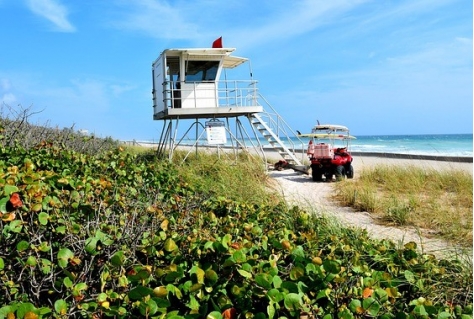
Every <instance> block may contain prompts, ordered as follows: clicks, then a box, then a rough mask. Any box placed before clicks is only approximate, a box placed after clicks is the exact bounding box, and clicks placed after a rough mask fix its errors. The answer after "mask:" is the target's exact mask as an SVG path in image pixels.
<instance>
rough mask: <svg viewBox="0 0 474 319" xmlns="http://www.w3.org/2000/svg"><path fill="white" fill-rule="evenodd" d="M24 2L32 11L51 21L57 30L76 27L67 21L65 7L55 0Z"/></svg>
mask: <svg viewBox="0 0 474 319" xmlns="http://www.w3.org/2000/svg"><path fill="white" fill-rule="evenodd" d="M26 4H27V6H28V8H29V9H30V10H31V11H33V13H35V14H37V15H39V16H41V17H43V18H46V19H47V20H49V21H50V22H52V23H53V24H54V25H55V26H56V27H57V28H58V29H59V31H62V32H74V31H75V30H76V28H75V27H74V26H73V25H72V24H71V23H70V22H69V20H68V18H67V16H68V13H69V12H68V10H67V8H66V7H65V6H64V5H62V4H61V3H59V2H58V1H57V0H27V1H26Z"/></svg>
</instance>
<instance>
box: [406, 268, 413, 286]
mask: <svg viewBox="0 0 474 319" xmlns="http://www.w3.org/2000/svg"><path fill="white" fill-rule="evenodd" d="M405 279H406V280H407V281H408V282H410V283H414V282H415V275H414V274H413V273H412V272H411V271H409V270H405Z"/></svg>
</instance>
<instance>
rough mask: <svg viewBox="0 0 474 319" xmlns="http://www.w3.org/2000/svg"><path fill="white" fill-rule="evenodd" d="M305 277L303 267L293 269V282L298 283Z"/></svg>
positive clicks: (291, 275) (291, 272) (291, 276)
mask: <svg viewBox="0 0 474 319" xmlns="http://www.w3.org/2000/svg"><path fill="white" fill-rule="evenodd" d="M303 276H304V269H303V268H301V267H298V266H296V267H293V268H292V269H291V271H290V278H291V280H294V281H297V280H299V279H300V278H301V277H303Z"/></svg>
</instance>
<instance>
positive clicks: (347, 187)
mask: <svg viewBox="0 0 474 319" xmlns="http://www.w3.org/2000/svg"><path fill="white" fill-rule="evenodd" d="M472 187H473V184H472V175H471V174H469V173H468V172H465V171H461V170H459V171H458V170H454V169H453V170H440V171H437V170H434V169H423V168H419V167H415V166H408V167H401V166H379V167H376V168H372V169H365V170H363V171H362V172H361V173H360V178H358V179H357V180H350V181H345V182H342V183H341V185H340V187H339V192H338V194H337V195H336V199H337V200H338V201H340V202H341V203H343V204H344V205H349V206H351V207H354V208H355V209H358V210H363V211H367V212H369V213H371V214H372V215H373V217H374V218H375V219H376V220H378V221H380V222H381V223H384V224H394V225H408V226H414V227H416V228H419V229H420V231H421V232H422V233H423V234H424V235H427V236H433V235H435V236H438V237H441V238H444V239H447V240H449V241H451V242H454V243H457V244H461V245H463V246H472V218H473V217H472V200H473V198H472V196H473V194H472Z"/></svg>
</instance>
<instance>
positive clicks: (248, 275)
mask: <svg viewBox="0 0 474 319" xmlns="http://www.w3.org/2000/svg"><path fill="white" fill-rule="evenodd" d="M237 271H238V273H239V274H240V275H241V276H242V277H245V278H248V279H250V278H252V274H251V273H249V272H248V271H245V270H243V269H237Z"/></svg>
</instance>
